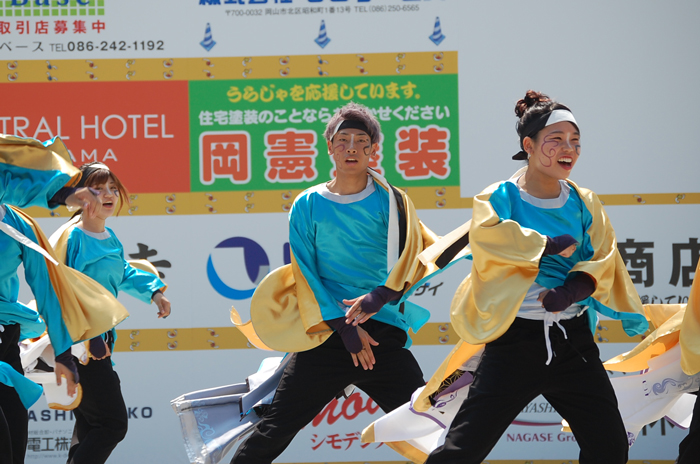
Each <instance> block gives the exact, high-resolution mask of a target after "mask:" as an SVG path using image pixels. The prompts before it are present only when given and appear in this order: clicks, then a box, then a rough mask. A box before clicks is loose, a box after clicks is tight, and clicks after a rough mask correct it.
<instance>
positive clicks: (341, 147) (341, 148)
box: [333, 143, 345, 155]
mask: <svg viewBox="0 0 700 464" xmlns="http://www.w3.org/2000/svg"><path fill="white" fill-rule="evenodd" d="M333 153H334V154H335V153H337V154H339V155H342V154H343V153H345V144H344V143H341V144H338V145H336V146H335V148H334V149H333Z"/></svg>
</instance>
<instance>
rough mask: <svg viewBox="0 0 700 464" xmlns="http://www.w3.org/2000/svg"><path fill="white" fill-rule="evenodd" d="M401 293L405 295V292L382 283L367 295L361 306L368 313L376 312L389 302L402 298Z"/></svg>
mask: <svg viewBox="0 0 700 464" xmlns="http://www.w3.org/2000/svg"><path fill="white" fill-rule="evenodd" d="M401 295H403V292H397V291H396V290H392V289H390V288H388V287H385V286H384V285H380V286H379V287H377V288H375V289H374V290H372V291H371V292H369V293H368V294H367V295H365V297H364V298H363V299H362V303H361V304H360V307H361V308H362V312H364V313H366V314H375V313H378V312H379V310H380V309H382V308H383V307H384V305H385V304H387V303H388V302H390V301H394V300H398V299H399V298H401Z"/></svg>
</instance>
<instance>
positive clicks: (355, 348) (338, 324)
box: [326, 316, 362, 354]
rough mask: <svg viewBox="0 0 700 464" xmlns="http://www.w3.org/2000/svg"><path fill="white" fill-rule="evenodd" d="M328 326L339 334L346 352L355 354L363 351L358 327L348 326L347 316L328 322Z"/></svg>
mask: <svg viewBox="0 0 700 464" xmlns="http://www.w3.org/2000/svg"><path fill="white" fill-rule="evenodd" d="M326 324H328V325H329V326H331V327H332V328H333V329H334V330H335V331H336V332H338V335H340V339H341V340H343V345H345V349H346V350H348V351H349V352H350V353H353V354H357V353H359V352H360V351H362V340H360V334H359V333H358V332H357V326H354V325H352V324H346V323H345V316H343V317H339V318H337V319H331V320H330V321H326Z"/></svg>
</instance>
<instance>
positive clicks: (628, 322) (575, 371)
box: [414, 90, 647, 464]
mask: <svg viewBox="0 0 700 464" xmlns="http://www.w3.org/2000/svg"><path fill="white" fill-rule="evenodd" d="M515 113H516V115H517V116H518V117H519V122H518V125H517V131H518V135H519V136H520V143H521V148H522V150H521V151H520V152H519V153H518V154H517V155H515V156H513V159H516V160H527V161H528V165H527V166H526V167H524V168H522V169H521V170H519V171H518V172H516V174H515V175H514V176H513V177H511V178H510V179H509V180H507V181H505V182H498V183H496V184H493V185H491V186H490V187H488V188H487V189H486V190H484V191H483V192H481V193H480V194H479V195H477V196H476V197H475V198H474V210H473V218H472V223H471V228H470V231H469V234H470V245H471V249H472V256H473V262H474V264H473V267H472V273H471V274H470V275H469V276H468V277H467V278H466V280H465V281H464V283H463V284H462V285H461V286H460V288H459V289H458V290H457V294H456V295H455V298H454V300H453V303H452V308H451V319H452V323H453V326H454V328H455V330H456V331H457V333H458V334H459V335H460V337H461V339H462V342H460V345H458V346H457V347H456V349H455V350H454V351H453V352H452V354H451V356H452V358H451V359H450V361H451V362H450V363H445V364H443V366H441V368H440V369H439V370H438V372H437V373H436V374H435V376H436V377H437V382H435V380H433V381H431V382H429V383H428V386H427V387H426V389H425V390H424V392H423V393H422V395H421V397H419V398H418V399H417V401H416V402H415V404H414V407H415V408H420V407H421V401H423V402H424V403H426V404H427V405H428V406H430V403H429V401H430V400H431V399H433V398H434V397H435V392H436V391H440V388H439V385H440V383H441V382H442V383H443V384H444V383H445V379H447V382H449V381H453V380H454V373H455V372H456V371H454V370H453V369H448V367H447V366H455V365H456V366H459V365H460V364H461V362H460V361H461V360H460V359H455V358H456V357H459V356H460V354H461V353H462V354H463V353H465V352H470V350H468V349H466V350H465V349H464V348H465V347H469V346H472V347H476V346H480V345H483V344H485V346H484V352H483V356H482V357H481V361H480V363H479V366H478V367H477V369H476V371H475V372H474V381H473V383H472V384H471V386H470V390H469V393H468V396H467V399H466V400H464V403H463V404H462V406H461V407H460V409H459V411H458V412H457V414H456V416H455V418H454V420H453V421H452V424H451V425H450V427H449V431H448V432H447V435H446V437H445V440H444V444H442V446H439V447H437V448H436V449H435V450H434V451H433V452H432V453H431V454H430V456H428V459H427V462H428V463H438V462H440V463H444V462H455V463H456V462H459V463H460V464H465V463H475V464H477V463H481V462H482V461H483V460H484V459H485V458H486V456H487V455H488V453H489V452H490V451H491V449H492V448H493V447H494V446H495V445H496V443H497V441H498V439H499V438H500V436H501V435H502V434H503V433H504V432H505V430H506V428H507V427H508V426H509V425H510V424H511V423H512V421H513V420H514V419H515V418H516V417H517V415H518V413H520V411H522V410H523V408H524V407H525V406H527V404H528V403H529V402H531V401H532V400H533V399H534V398H536V397H537V396H538V395H540V394H541V395H543V396H544V398H545V399H546V400H547V401H548V402H549V403H550V404H551V405H552V406H553V407H554V409H556V410H557V412H558V413H559V414H561V416H562V417H563V418H564V419H565V420H566V421H568V423H569V425H570V426H571V429H572V431H573V433H574V435H575V437H576V441H577V443H578V444H579V446H580V448H581V451H580V458H579V459H580V462H581V463H582V464H585V463H596V464H601V463H615V464H619V463H624V462H626V461H627V450H628V440H627V436H626V432H625V427H624V425H623V423H622V420H621V418H620V413H619V412H618V408H617V400H616V398H615V393H614V391H613V389H612V387H611V385H610V380H609V378H608V374H607V373H606V372H605V369H604V368H603V365H602V363H601V361H600V359H599V352H598V348H597V346H596V344H595V342H594V340H593V336H592V331H591V328H592V325H593V324H595V321H596V320H597V317H596V315H595V312H594V311H597V312H600V313H601V314H604V315H606V316H608V317H612V318H614V319H620V320H622V324H623V328H624V329H625V331H626V332H627V334H628V335H636V334H640V333H643V332H644V331H646V329H647V322H646V319H645V318H644V316H643V315H642V305H641V301H640V300H639V297H638V295H637V292H636V291H635V289H634V286H633V284H632V282H631V279H630V277H629V275H628V274H627V270H626V269H625V264H624V262H623V261H622V258H621V257H620V255H619V253H618V252H617V248H616V239H615V234H614V232H613V230H612V227H611V226H610V223H609V220H608V218H607V216H606V214H605V212H604V210H603V208H602V206H601V203H600V201H599V200H598V197H597V196H596V195H595V193H593V192H591V191H590V190H586V189H583V188H579V187H578V186H577V185H576V184H574V183H573V182H572V181H570V180H568V177H569V174H570V173H571V170H572V169H573V168H574V166H575V165H576V162H577V161H578V158H579V156H580V153H581V142H580V137H581V135H580V131H579V126H578V123H577V122H576V120H575V119H574V116H573V114H572V113H571V111H570V110H569V109H568V108H567V107H566V106H564V105H562V104H560V103H556V102H554V101H552V100H550V99H549V97H547V96H546V95H544V94H542V93H538V92H535V91H532V90H530V91H528V92H527V94H526V96H525V98H523V99H521V100H520V101H518V103H517V104H516V108H515ZM473 351H474V350H472V351H471V353H470V354H468V355H466V356H465V359H464V360H466V359H468V356H470V355H471V354H473ZM450 370H452V372H448V371H450ZM434 379H435V377H434ZM432 385H435V386H436V387H438V388H434V387H433V388H431V386H432Z"/></svg>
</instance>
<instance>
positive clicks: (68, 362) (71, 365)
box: [56, 348, 80, 383]
mask: <svg viewBox="0 0 700 464" xmlns="http://www.w3.org/2000/svg"><path fill="white" fill-rule="evenodd" d="M56 362H57V363H60V364H63V365H64V366H66V367H67V368H68V370H69V371H71V373H72V374H73V379H75V383H78V382H80V377H79V376H78V366H76V365H75V358H73V355H72V354H71V352H70V348H68V349H67V350H66V351H64V352H63V353H61V354H59V355H58V356H56Z"/></svg>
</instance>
